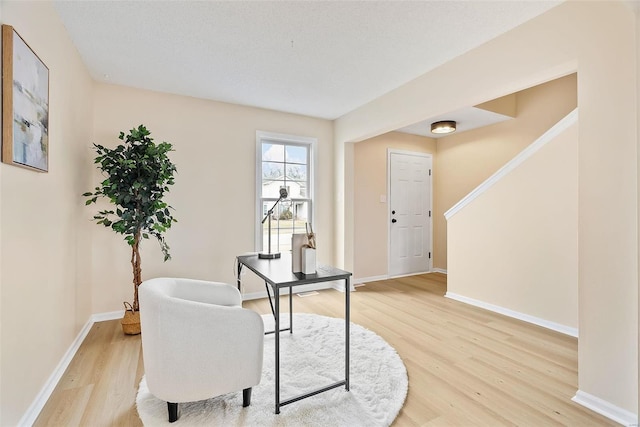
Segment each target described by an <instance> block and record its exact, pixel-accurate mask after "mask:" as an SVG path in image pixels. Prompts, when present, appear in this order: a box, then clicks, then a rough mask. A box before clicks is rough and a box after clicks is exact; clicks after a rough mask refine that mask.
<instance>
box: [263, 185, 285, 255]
mask: <svg viewBox="0 0 640 427" xmlns="http://www.w3.org/2000/svg"><path fill="white" fill-rule="evenodd" d="M288 195H289V194H288V193H287V189H286V188H281V189H280V198H279V199H278V200H276V202H275V203H274V204H273V206H271V209H269V212H267V215H266V216H265V217H264V219H263V220H262V224H264V222H265V221H266V220H267V219H269V252H266V253H265V252H260V253H259V254H258V258H263V259H274V258H280V252H275V253H273V252H271V216H272V215H273V210H274V209H275V208H276V206H278V203H280V201H281V200H283V199H286V198H287V196H288Z"/></svg>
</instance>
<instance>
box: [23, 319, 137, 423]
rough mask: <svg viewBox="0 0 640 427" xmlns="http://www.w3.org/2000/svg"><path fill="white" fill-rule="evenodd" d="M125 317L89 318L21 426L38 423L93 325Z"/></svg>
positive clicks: (25, 414)
mask: <svg viewBox="0 0 640 427" xmlns="http://www.w3.org/2000/svg"><path fill="white" fill-rule="evenodd" d="M123 316H124V310H118V311H111V312H108V313H97V314H92V315H91V316H90V317H89V320H87V323H85V325H84V326H83V327H82V329H81V330H80V332H78V335H77V336H76V338H75V340H73V342H72V343H71V346H70V347H69V349H68V350H67V352H66V353H65V354H64V356H62V359H61V360H60V363H58V366H56V368H55V369H54V370H53V372H52V373H51V375H50V376H49V378H48V379H47V381H46V382H45V383H44V385H43V386H42V389H41V390H40V392H39V393H38V395H37V396H36V398H35V399H34V400H33V402H32V403H31V405H30V406H29V408H28V409H27V411H26V412H25V413H24V415H23V416H22V418H21V419H20V421H19V422H18V425H19V426H31V425H33V423H34V422H35V421H36V419H37V418H38V416H39V415H40V412H41V411H42V408H44V405H45V404H46V403H47V401H48V400H49V398H50V397H51V394H52V393H53V390H54V389H55V388H56V386H57V385H58V382H60V379H61V378H62V375H64V373H65V371H66V370H67V368H68V367H69V364H70V363H71V361H72V360H73V358H74V357H75V355H76V353H77V352H78V349H79V348H80V346H81V345H82V343H83V342H84V340H85V338H86V337H87V335H88V334H89V331H90V330H91V328H92V327H93V324H94V323H96V322H103V321H106V320H115V319H121V318H122V317H123Z"/></svg>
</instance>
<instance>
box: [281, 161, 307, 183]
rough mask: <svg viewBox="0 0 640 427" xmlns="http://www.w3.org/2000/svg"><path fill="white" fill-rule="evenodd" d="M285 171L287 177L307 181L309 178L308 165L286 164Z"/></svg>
mask: <svg viewBox="0 0 640 427" xmlns="http://www.w3.org/2000/svg"><path fill="white" fill-rule="evenodd" d="M285 172H286V173H287V174H286V176H287V179H291V180H294V181H306V180H307V166H306V165H290V164H286V165H285Z"/></svg>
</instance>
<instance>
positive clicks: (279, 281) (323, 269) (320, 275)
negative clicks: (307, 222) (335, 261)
mask: <svg viewBox="0 0 640 427" xmlns="http://www.w3.org/2000/svg"><path fill="white" fill-rule="evenodd" d="M237 258H238V262H239V263H240V264H242V265H245V266H247V268H249V269H250V270H251V271H253V272H254V273H256V274H257V275H258V276H259V277H261V278H262V279H263V280H264V281H266V282H267V283H269V284H270V285H271V286H277V287H278V288H284V287H289V286H297V285H306V284H308V283H319V282H330V281H332V280H344V279H347V278H348V277H350V276H351V273H349V272H348V271H344V270H340V269H338V268H334V267H331V266H328V265H322V264H318V265H317V266H316V273H315V274H302V273H293V272H292V271H291V253H289V252H283V253H282V257H281V258H276V259H261V258H258V255H240V256H238V257H237Z"/></svg>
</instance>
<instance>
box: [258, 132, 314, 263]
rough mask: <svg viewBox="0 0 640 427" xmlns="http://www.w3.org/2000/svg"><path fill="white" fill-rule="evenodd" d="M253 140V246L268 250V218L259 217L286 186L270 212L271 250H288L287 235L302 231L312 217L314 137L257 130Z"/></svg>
mask: <svg viewBox="0 0 640 427" xmlns="http://www.w3.org/2000/svg"><path fill="white" fill-rule="evenodd" d="M256 141H257V148H256V153H257V156H256V157H257V159H256V169H257V170H256V177H257V179H256V195H257V200H256V224H257V227H256V250H258V251H265V252H266V251H267V250H268V249H267V248H268V238H269V221H268V220H267V221H265V222H264V223H262V220H263V219H264V218H265V216H266V215H267V213H268V212H269V210H270V209H271V208H272V207H273V205H274V204H275V202H276V201H277V200H278V198H279V197H280V189H281V188H286V190H287V194H288V196H287V198H286V199H285V200H283V201H281V202H280V203H278V205H277V206H276V208H275V209H274V210H273V213H272V215H271V251H272V252H285V251H289V250H291V235H292V234H293V233H304V232H305V224H306V223H307V222H309V223H311V222H312V220H313V186H312V185H313V161H312V160H313V151H314V150H315V146H316V139H315V138H306V137H297V136H289V135H277V134H270V133H265V132H257V134H256Z"/></svg>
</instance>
